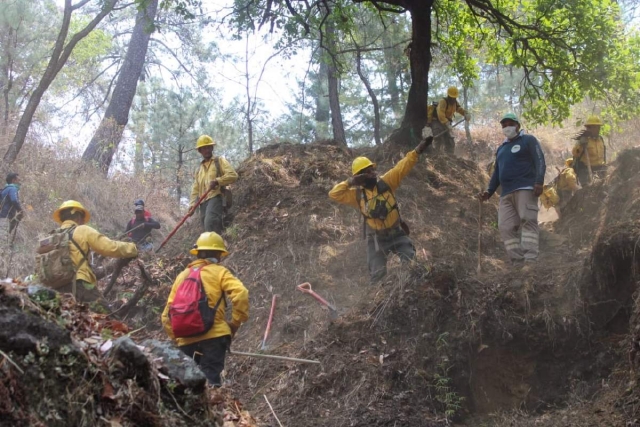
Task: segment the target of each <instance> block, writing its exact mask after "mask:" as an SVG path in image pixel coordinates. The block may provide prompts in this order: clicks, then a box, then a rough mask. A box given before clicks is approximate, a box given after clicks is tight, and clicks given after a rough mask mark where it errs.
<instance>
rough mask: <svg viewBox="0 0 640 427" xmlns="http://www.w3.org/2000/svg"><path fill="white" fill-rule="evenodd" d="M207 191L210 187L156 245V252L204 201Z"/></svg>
mask: <svg viewBox="0 0 640 427" xmlns="http://www.w3.org/2000/svg"><path fill="white" fill-rule="evenodd" d="M209 192H211V189H209V190H208V191H207V192H206V193H204V194H203V195H202V197H200V198H199V199H198V201H197V202H196V204H195V205H193V206H192V207H191V209H189V212H187V214H186V215H185V216H184V218H182V220H181V221H180V222H179V223H178V225H176V227H175V228H174V229H173V231H171V233H169V235H168V236H167V237H166V238H165V239H164V240H163V241H162V243H160V246H159V247H158V249H156V252H158V251H159V250H160V249H162V247H163V246H164V245H165V244H166V243H167V242H168V241H169V239H170V238H171V237H173V235H174V234H176V231H178V229H179V228H180V227H182V224H184V222H185V221H186V220H187V218H189V217H190V216H191V215H193V213H194V212H195V211H196V209H197V208H198V206H200V204H201V203H202V202H203V201H204V198H205V197H207V195H208V194H209Z"/></svg>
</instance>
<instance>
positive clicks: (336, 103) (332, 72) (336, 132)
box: [326, 16, 347, 145]
mask: <svg viewBox="0 0 640 427" xmlns="http://www.w3.org/2000/svg"><path fill="white" fill-rule="evenodd" d="M326 38H327V45H326V48H327V50H328V51H329V55H327V56H328V57H329V60H328V64H327V66H328V70H327V71H328V73H327V74H328V82H329V107H330V108H331V127H332V128H333V139H334V140H335V141H336V142H339V143H341V144H344V145H347V137H346V136H345V133H344V124H343V123H342V111H341V110H340V89H339V87H338V79H339V77H340V73H339V71H338V64H337V63H336V60H335V58H334V57H333V55H334V54H335V52H336V39H335V38H336V29H335V24H334V22H333V17H332V16H329V18H328V19H327V26H326Z"/></svg>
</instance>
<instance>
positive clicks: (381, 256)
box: [329, 127, 433, 283]
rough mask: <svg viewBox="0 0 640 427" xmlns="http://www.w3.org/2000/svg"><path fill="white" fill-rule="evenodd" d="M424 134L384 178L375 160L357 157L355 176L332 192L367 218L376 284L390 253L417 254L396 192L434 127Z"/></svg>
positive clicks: (370, 261) (405, 258)
mask: <svg viewBox="0 0 640 427" xmlns="http://www.w3.org/2000/svg"><path fill="white" fill-rule="evenodd" d="M422 137H423V141H422V142H420V144H418V146H417V147H416V148H415V150H411V151H409V152H408V153H407V155H406V156H405V158H404V159H402V160H400V161H399V162H398V163H397V164H396V165H395V166H394V167H393V168H392V169H391V170H389V171H388V172H387V173H385V174H384V175H382V176H381V177H378V174H377V173H376V164H375V163H373V162H372V161H371V160H369V159H368V158H366V157H357V158H356V159H355V160H354V161H353V164H352V165H351V172H352V176H351V178H349V179H347V180H346V181H343V182H341V183H339V184H337V185H336V186H335V187H333V189H332V190H331V191H330V192H329V197H330V198H331V199H333V200H335V201H336V202H338V203H341V204H345V205H349V206H353V207H354V208H356V209H358V210H359V211H360V213H361V214H362V216H363V217H364V229H365V230H364V231H365V235H366V239H367V263H368V265H369V275H370V277H371V282H372V283H375V282H377V281H379V280H380V279H382V278H383V277H384V276H385V275H386V274H387V256H388V255H389V254H391V253H395V254H397V255H398V256H399V257H400V259H401V260H402V261H403V262H406V261H410V260H412V259H413V258H414V257H415V255H416V250H415V248H414V246H413V243H412V242H411V239H410V238H409V227H408V226H407V225H406V223H405V222H404V221H403V220H402V217H401V216H400V210H399V208H398V203H397V201H396V198H395V191H396V189H397V188H398V187H399V186H400V181H402V179H403V178H404V177H405V176H407V174H408V173H409V172H410V171H411V169H412V168H413V167H414V166H415V164H416V163H417V162H418V156H419V155H420V154H421V153H422V152H423V151H424V149H425V148H426V147H427V145H429V144H430V143H431V142H432V141H433V134H432V132H431V129H430V128H428V127H425V129H424V130H423V133H422Z"/></svg>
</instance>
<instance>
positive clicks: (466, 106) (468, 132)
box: [462, 85, 473, 144]
mask: <svg viewBox="0 0 640 427" xmlns="http://www.w3.org/2000/svg"><path fill="white" fill-rule="evenodd" d="M462 104H463V105H464V109H465V110H466V111H467V114H469V88H468V87H467V86H466V85H463V86H462ZM464 133H465V134H466V136H467V142H468V143H469V144H471V143H472V142H473V141H472V139H471V129H470V128H469V122H468V121H467V120H465V121H464Z"/></svg>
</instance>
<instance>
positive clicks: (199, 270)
mask: <svg viewBox="0 0 640 427" xmlns="http://www.w3.org/2000/svg"><path fill="white" fill-rule="evenodd" d="M205 267H206V266H205ZM203 268H204V267H191V273H196V274H197V277H196V281H197V282H198V284H199V285H200V291H201V292H202V295H204V296H205V297H206V296H207V292H206V291H205V289H204V283H202V278H201V277H200V274H202V269H203ZM189 276H191V274H189ZM189 276H188V277H189ZM207 298H208V297H207ZM223 299H224V305H225V307H226V306H227V299H226V298H225V297H224V290H223V289H222V287H220V298H218V302H216V305H215V306H214V307H213V313H214V314H213V315H214V316H215V313H217V312H218V308H219V307H220V303H221V302H222V300H223Z"/></svg>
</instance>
